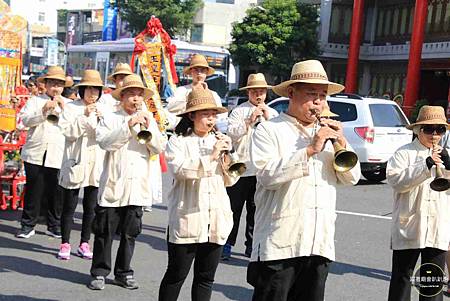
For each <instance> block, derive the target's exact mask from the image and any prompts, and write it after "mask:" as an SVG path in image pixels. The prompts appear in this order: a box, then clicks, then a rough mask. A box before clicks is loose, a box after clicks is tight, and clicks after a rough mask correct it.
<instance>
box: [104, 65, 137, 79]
mask: <svg viewBox="0 0 450 301" xmlns="http://www.w3.org/2000/svg"><path fill="white" fill-rule="evenodd" d="M119 74H124V75H131V74H134V73H133V71H131V67H130V65H128V64H127V63H118V64H117V65H116V67H115V68H114V71H113V73H112V74H111V75H110V76H108V80H110V81H113V80H114V76H116V75H119Z"/></svg>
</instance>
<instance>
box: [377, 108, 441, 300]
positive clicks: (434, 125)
mask: <svg viewBox="0 0 450 301" xmlns="http://www.w3.org/2000/svg"><path fill="white" fill-rule="evenodd" d="M448 127H449V125H448V124H447V119H446V117H445V112H444V109H443V108H442V107H439V106H423V107H422V108H421V109H420V111H419V115H418V117H417V121H416V122H415V123H413V124H411V125H408V126H407V128H408V129H412V130H413V132H414V133H415V134H416V135H417V137H416V138H415V139H414V140H413V141H412V142H411V143H409V144H406V145H404V146H402V147H401V148H399V149H398V150H397V151H396V152H395V153H394V155H393V156H392V158H391V159H390V160H389V161H388V164H387V168H386V179H387V182H388V184H389V185H390V186H392V188H393V190H394V206H393V208H394V209H393V212H392V227H391V248H392V250H393V251H392V275H391V281H390V285H389V297H388V300H390V301H394V300H395V301H402V300H411V299H410V298H411V284H412V283H411V276H412V274H413V270H414V268H415V266H416V262H417V259H418V258H419V255H420V257H421V264H422V265H423V264H433V265H435V266H438V267H439V268H440V269H441V270H442V271H443V270H444V268H445V256H446V251H447V249H448V246H449V240H450V219H449V216H450V198H449V194H448V191H440V192H439V191H435V190H433V189H432V188H431V187H432V186H430V184H431V183H432V181H433V180H434V178H435V171H436V168H439V169H440V170H441V171H442V170H443V171H444V172H445V171H448V170H450V158H449V156H448V152H447V151H443V148H442V147H441V146H439V145H438V144H439V140H441V138H442V136H443V135H444V134H445V133H446V131H447V129H448ZM444 167H445V168H444ZM420 275H421V276H423V273H421V274H420ZM430 276H435V275H430ZM423 289H426V288H424V287H422V286H421V288H420V291H421V297H420V300H424V299H425V298H424V297H423V296H422V295H423V292H424V291H423ZM442 298H443V297H442V292H440V293H438V294H436V295H435V296H433V297H429V298H426V300H442Z"/></svg>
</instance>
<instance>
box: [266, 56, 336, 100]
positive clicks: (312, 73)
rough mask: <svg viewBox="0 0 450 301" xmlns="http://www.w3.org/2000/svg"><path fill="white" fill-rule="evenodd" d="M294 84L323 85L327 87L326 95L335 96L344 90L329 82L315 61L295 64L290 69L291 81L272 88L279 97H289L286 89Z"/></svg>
mask: <svg viewBox="0 0 450 301" xmlns="http://www.w3.org/2000/svg"><path fill="white" fill-rule="evenodd" d="M295 83H307V84H324V85H328V95H332V94H336V93H339V92H341V91H342V90H344V86H343V85H340V84H337V83H333V82H330V81H329V80H328V76H327V73H326V72H325V69H324V68H323V66H322V63H321V62H319V61H317V60H308V61H302V62H298V63H296V64H295V65H294V66H293V67H292V71H291V79H290V80H288V81H285V82H282V83H281V84H278V85H276V86H274V87H273V88H272V90H273V91H274V92H275V93H277V94H278V95H280V96H284V97H289V96H288V92H287V90H288V89H287V88H288V87H289V86H290V85H292V84H295Z"/></svg>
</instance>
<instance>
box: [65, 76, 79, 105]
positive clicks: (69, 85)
mask: <svg viewBox="0 0 450 301" xmlns="http://www.w3.org/2000/svg"><path fill="white" fill-rule="evenodd" d="M73 84H74V83H73V78H72V76H66V84H65V86H64V90H63V92H62V96H64V97H65V98H68V99H70V100H75V99H77V98H78V96H77V90H76V89H74V88H73Z"/></svg>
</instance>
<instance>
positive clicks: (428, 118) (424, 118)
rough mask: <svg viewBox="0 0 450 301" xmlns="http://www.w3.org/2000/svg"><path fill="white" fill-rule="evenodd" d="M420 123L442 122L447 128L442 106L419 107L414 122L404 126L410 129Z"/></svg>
mask: <svg viewBox="0 0 450 301" xmlns="http://www.w3.org/2000/svg"><path fill="white" fill-rule="evenodd" d="M422 124H443V125H445V126H446V127H447V128H448V127H449V124H448V123H447V118H446V117H445V111H444V108H443V107H441V106H423V107H421V108H420V111H419V116H417V120H416V122H415V123H412V124H410V125H407V126H406V128H407V129H409V130H412V129H413V128H414V127H415V126H416V125H422Z"/></svg>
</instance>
